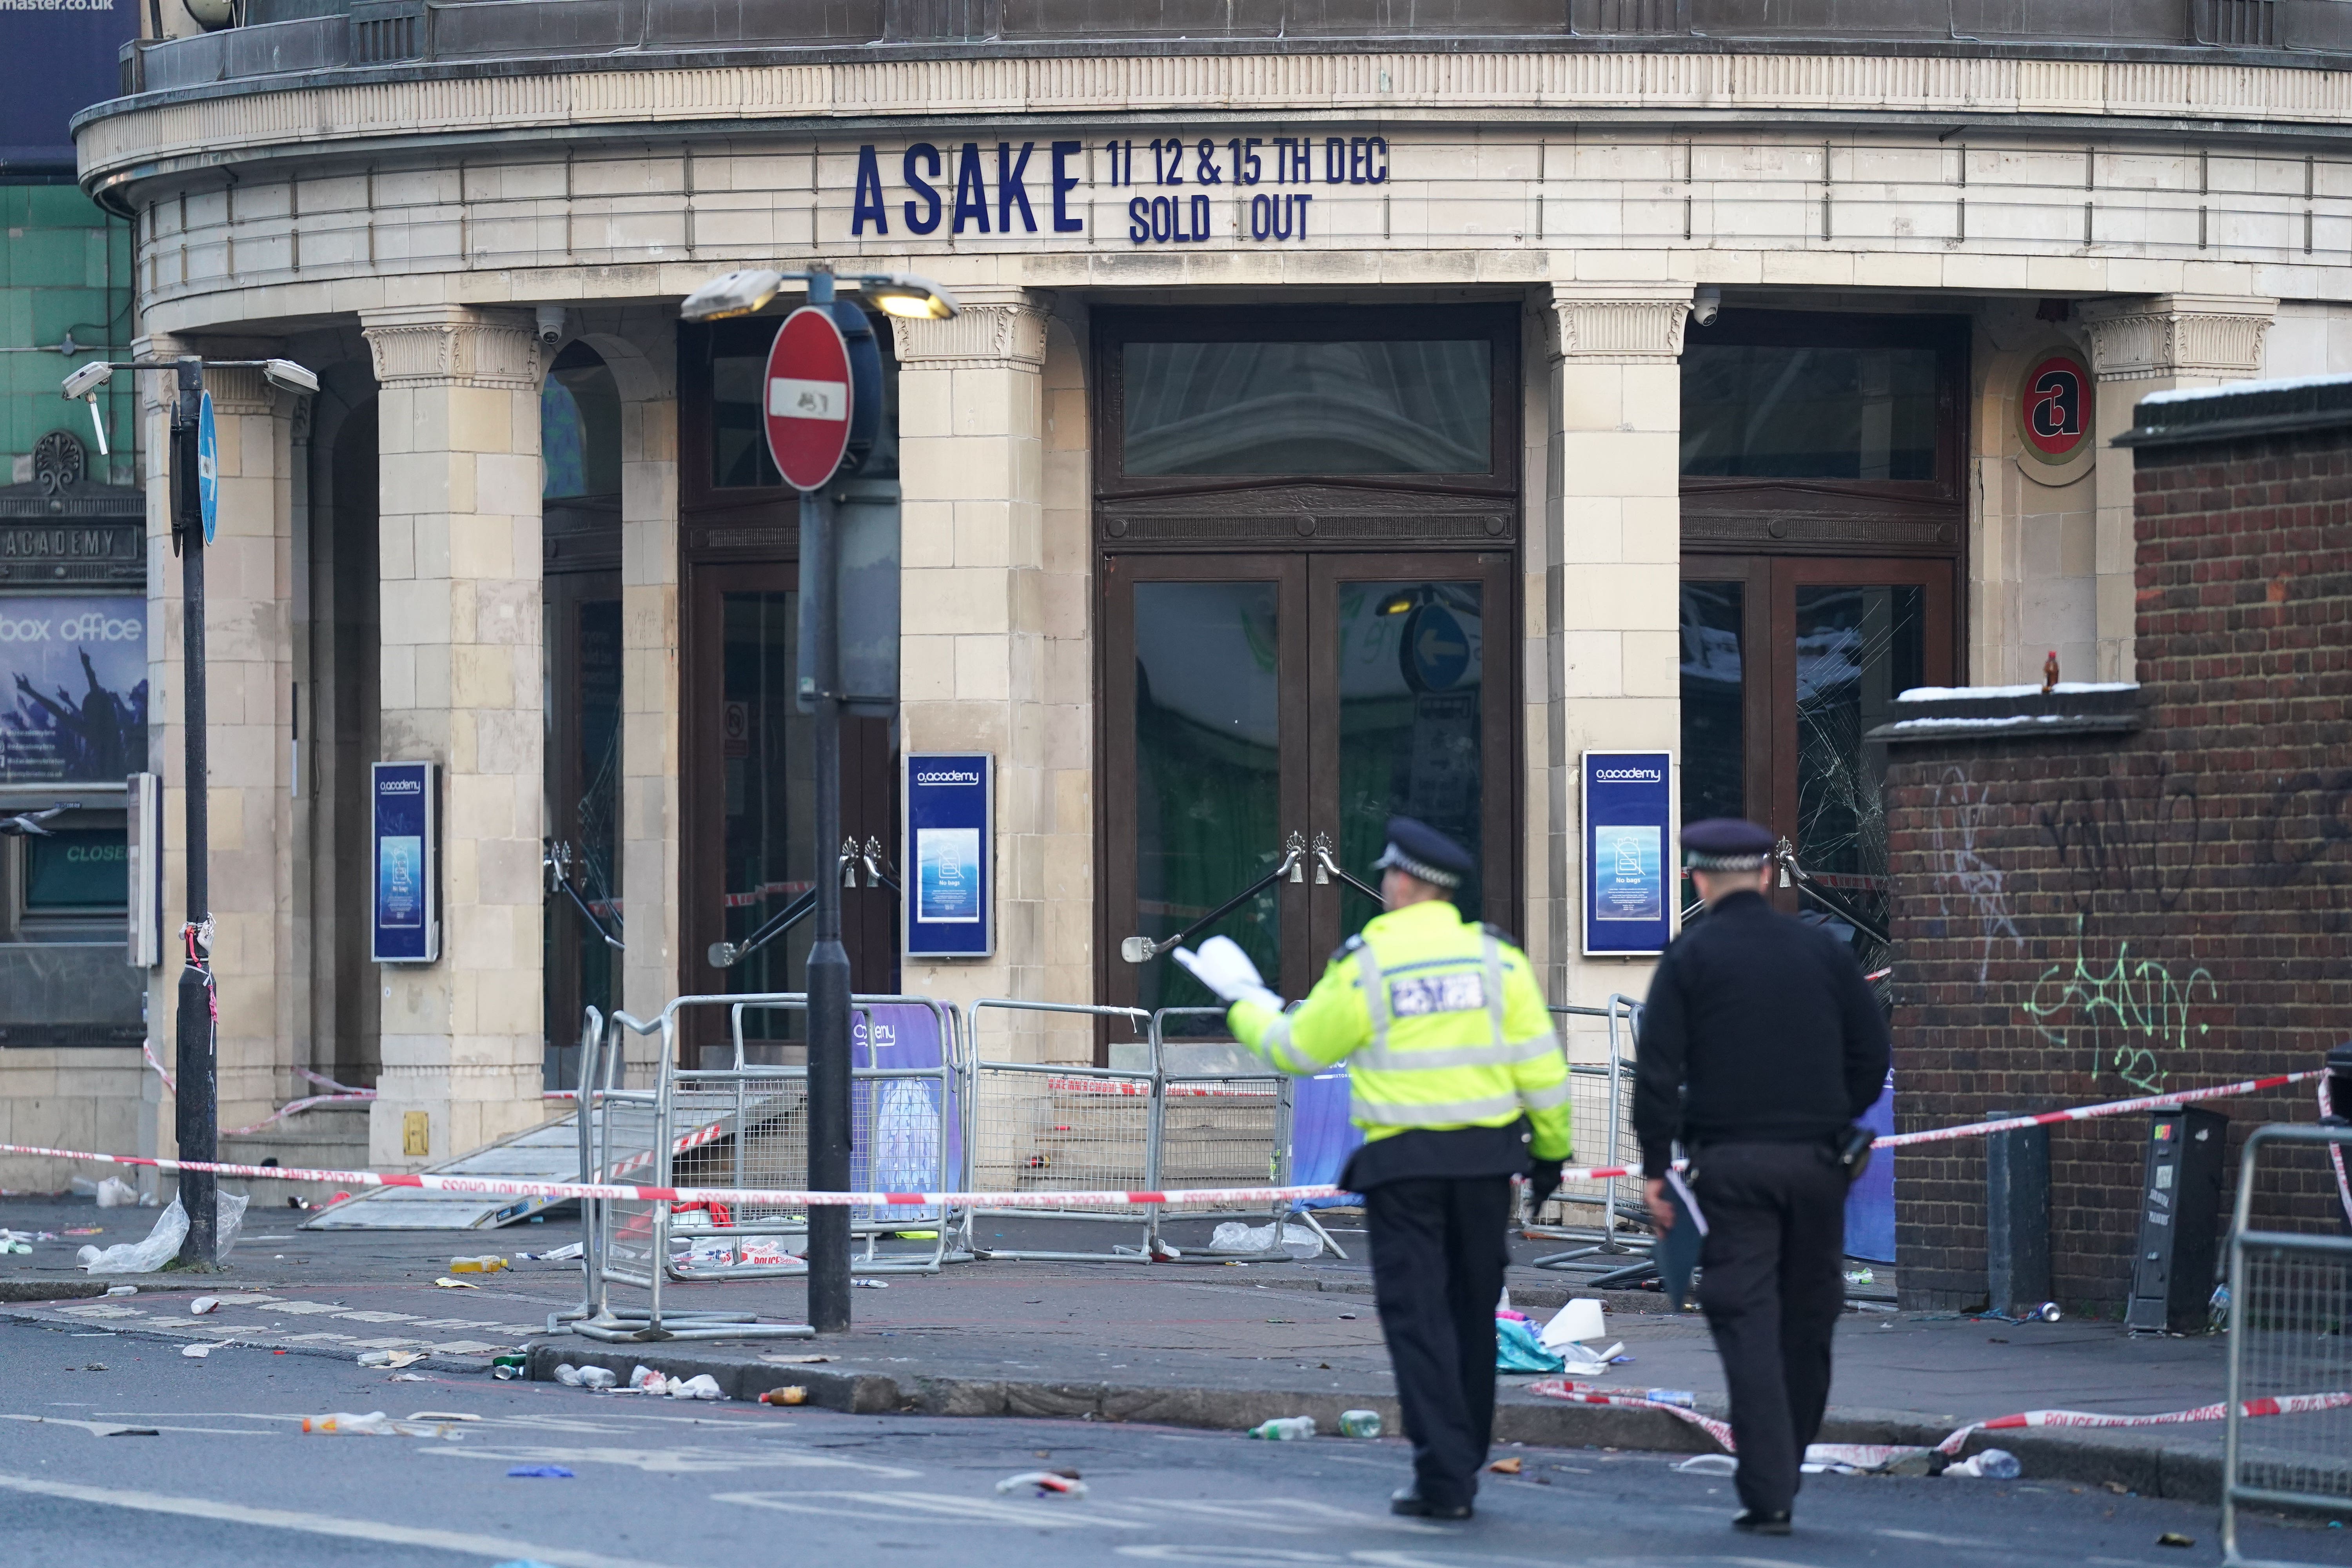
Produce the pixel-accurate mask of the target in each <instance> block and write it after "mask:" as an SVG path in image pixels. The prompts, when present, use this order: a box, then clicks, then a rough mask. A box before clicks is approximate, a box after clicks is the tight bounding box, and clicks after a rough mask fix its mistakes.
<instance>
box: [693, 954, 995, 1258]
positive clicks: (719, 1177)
mask: <svg viewBox="0 0 2352 1568" xmlns="http://www.w3.org/2000/svg"><path fill="white" fill-rule="evenodd" d="M883 1007H919V1008H921V1009H923V1010H924V1011H925V1012H927V1013H929V1015H930V1017H931V1022H932V1026H933V1028H934V1031H935V1033H936V1036H937V1038H938V1040H939V1047H940V1049H939V1058H940V1059H939V1060H938V1062H936V1063H934V1064H930V1065H926V1066H915V1067H898V1066H888V1065H885V1063H884V1062H883V1061H882V1060H881V1059H880V1053H881V1052H882V1051H884V1050H886V1049H887V1048H889V1047H888V1045H887V1044H886V1042H885V1040H884V1036H885V1034H886V1033H887V1032H890V1031H891V1029H892V1026H891V1024H890V1022H889V1021H888V1020H887V1019H886V1018H885V1017H883V1016H879V1015H878V1014H877V1008H883ZM807 1008H808V999H807V997H806V995H805V994H800V993H792V992H787V993H778V994H771V995H766V996H761V997H745V998H739V999H737V1000H736V1001H735V1003H734V1005H733V1006H731V1007H730V1009H729V1019H728V1022H729V1037H730V1043H731V1045H732V1047H733V1053H734V1057H733V1061H732V1063H731V1064H730V1066H728V1067H724V1068H672V1069H671V1071H670V1072H669V1073H667V1075H666V1079H665V1081H666V1082H667V1085H668V1089H669V1093H670V1097H671V1119H672V1122H673V1124H674V1125H675V1126H677V1127H679V1128H682V1129H687V1130H688V1131H686V1133H685V1137H686V1139H687V1140H688V1141H689V1142H696V1143H697V1146H696V1147H692V1148H688V1149H684V1150H681V1151H679V1152H678V1160H679V1163H680V1164H681V1165H682V1166H684V1168H685V1174H684V1177H683V1179H682V1181H681V1182H680V1183H679V1184H682V1185H688V1186H704V1187H752V1188H761V1187H764V1188H770V1189H775V1188H782V1189H786V1190H796V1189H804V1188H805V1187H806V1186H807V1185H808V1068H806V1067H805V1066H799V1067H784V1066H762V1065H761V1064H758V1063H754V1062H751V1061H748V1060H746V1058H745V1041H744V1036H743V1019H744V1016H745V1015H746V1014H747V1013H751V1012H755V1011H780V1012H805V1011H807ZM850 1008H851V1014H852V1016H853V1018H854V1020H856V1024H855V1027H854V1029H853V1035H852V1040H851V1065H850V1073H849V1080H850V1088H849V1096H850V1100H849V1110H850V1178H849V1179H850V1185H851V1187H852V1189H853V1190H855V1191H860V1192H898V1193H906V1192H917V1193H921V1192H940V1191H946V1190H952V1189H954V1188H956V1187H958V1186H960V1185H961V1184H962V1175H963V1173H962V1170H961V1160H960V1159H959V1157H958V1153H959V1146H960V1144H961V1114H962V1112H961V1106H962V1102H963V1100H964V1094H963V1089H962V1084H961V1076H962V1053H961V1048H960V1047H961V1033H962V1032H961V1028H960V1022H961V1018H960V1015H959V1014H958V1013H957V1011H956V1008H955V1006H954V1005H953V1004H950V1003H942V1002H940V1001H939V1000H937V999H936V998H933V997H929V996H902V995H867V994H859V995H855V996H852V997H851V998H850ZM861 1056H862V1057H863V1058H864V1059H863V1060H862V1061H860V1060H859V1059H858V1058H860V1057H861ZM705 1149H707V1150H708V1151H709V1152H707V1153H705V1152H703V1151H704V1150H705ZM955 1217H956V1216H954V1215H950V1213H949V1212H948V1211H947V1210H946V1209H945V1208H944V1207H943V1206H941V1205H911V1204H910V1205H892V1206H890V1207H887V1208H881V1207H872V1206H859V1207H856V1208H853V1209H851V1210H850V1211H849V1228H850V1234H851V1235H852V1236H854V1237H864V1238H865V1242H866V1250H865V1254H864V1256H863V1257H861V1258H853V1259H852V1260H851V1264H850V1269H851V1272H852V1273H855V1274H936V1273H938V1272H939V1271H940V1267H941V1266H942V1265H943V1264H945V1263H947V1262H950V1261H965V1260H968V1259H969V1257H970V1255H969V1254H968V1253H963V1254H957V1255H955V1256H954V1257H952V1258H951V1257H950V1253H949V1251H948V1236H949V1234H950V1229H951V1228H952V1226H953V1222H954V1219H955ZM910 1230H911V1231H928V1232H929V1237H918V1238H916V1239H927V1240H928V1241H929V1247H928V1250H927V1252H917V1253H915V1254H912V1255H898V1256H892V1255H886V1254H883V1253H882V1252H880V1251H879V1250H878V1247H879V1244H880V1242H881V1241H882V1240H883V1239H885V1238H886V1237H898V1236H899V1235H900V1234H901V1233H903V1232H906V1231H910ZM670 1233H671V1235H672V1236H674V1237H680V1238H683V1239H684V1240H685V1241H686V1242H687V1244H688V1250H687V1252H686V1254H685V1259H684V1261H682V1262H681V1261H679V1260H678V1258H676V1257H673V1258H671V1259H669V1260H668V1262H667V1264H666V1267H667V1268H668V1270H669V1277H670V1278H671V1279H675V1280H678V1281H681V1282H684V1281H692V1280H717V1279H779V1278H782V1277H784V1276H788V1275H790V1276H797V1275H802V1274H804V1273H806V1272H807V1268H808V1266H807V1263H806V1261H805V1259H804V1258H803V1257H802V1256H801V1255H800V1252H798V1251H794V1250H793V1249H791V1248H788V1247H785V1246H784V1238H787V1237H806V1236H807V1234H808V1211H807V1209H806V1207H805V1206H795V1207H792V1208H784V1207H781V1206H775V1205H743V1204H738V1205H712V1206H711V1207H709V1208H708V1209H698V1210H690V1211H682V1212H677V1213H674V1214H673V1215H672V1217H671V1220H670ZM802 1250H803V1251H804V1250H805V1248H804V1247H803V1249H802Z"/></svg>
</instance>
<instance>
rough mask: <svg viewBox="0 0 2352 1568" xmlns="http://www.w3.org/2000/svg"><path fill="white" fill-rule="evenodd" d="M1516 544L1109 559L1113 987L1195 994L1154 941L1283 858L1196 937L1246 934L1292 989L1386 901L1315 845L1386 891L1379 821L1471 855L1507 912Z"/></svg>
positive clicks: (1106, 852)
mask: <svg viewBox="0 0 2352 1568" xmlns="http://www.w3.org/2000/svg"><path fill="white" fill-rule="evenodd" d="M1512 559H1513V558H1512V556H1511V555H1510V554H1508V553H1507V552H1473V551H1459V552H1455V551H1434V552H1413V553H1387V552H1381V553H1374V552H1365V553H1341V552H1329V553H1307V552H1298V553H1285V554H1274V553H1265V554H1237V555H1225V556H1206V555H1198V554H1192V555H1165V556H1159V555H1150V554H1120V555H1116V556H1110V557H1107V558H1106V559H1105V562H1104V565H1103V568H1102V570H1103V573H1104V575H1105V581H1104V595H1103V604H1104V607H1105V616H1104V623H1103V626H1102V630H1101V641H1100V647H1101V653H1102V659H1103V665H1102V684H1101V691H1102V698H1103V708H1102V729H1101V744H1102V747H1103V755H1102V764H1101V774H1100V776H1101V778H1102V780H1103V784H1104V794H1103V800H1102V806H1101V812H1100V817H1099V820H1100V824H1101V828H1100V832H1101V845H1100V850H1101V855H1100V861H1099V864H1100V865H1101V866H1102V868H1103V899H1102V902H1101V905H1100V909H1101V910H1102V918H1103V921H1104V926H1103V929H1102V931H1100V933H1099V936H1100V951H1101V952H1104V953H1105V954H1106V956H1107V962H1106V965H1105V973H1106V975H1107V984H1106V993H1107V994H1106V995H1105V997H1104V1000H1106V1001H1108V1002H1110V1003H1113V1004H1115V1005H1123V1006H1140V1007H1160V1006H1168V1005H1207V1004H1209V1003H1211V1002H1212V1001H1213V998H1211V997H1210V996H1209V995H1208V994H1207V993H1206V992H1205V991H1203V990H1202V987H1201V986H1200V985H1199V984H1197V983H1195V982H1194V981H1193V980H1192V977H1191V976H1190V975H1188V974H1186V973H1184V972H1183V971H1181V970H1180V969H1178V968H1176V967H1175V965H1174V964H1173V963H1171V961H1170V960H1168V959H1166V958H1164V957H1162V958H1155V959H1153V960H1150V961H1149V962H1147V963H1141V964H1131V963H1126V962H1124V961H1123V959H1122V958H1121V957H1120V956H1119V949H1120V944H1121V942H1122V941H1123V940H1124V939H1125V938H1128V937H1130V936H1144V937H1149V938H1153V939H1155V940H1156V939H1161V938H1165V937H1167V936H1170V935H1171V934H1173V933H1174V932H1176V931H1180V930H1181V929H1182V928H1184V927H1185V926H1187V925H1188V924H1190V923H1192V921H1195V920H1197V919H1199V918H1200V917H1201V916H1202V915H1204V914H1206V913H1208V912H1209V911H1210V910H1214V909H1215V908H1216V907H1217V906H1218V905H1220V904H1223V903H1224V902H1225V901H1226V900H1228V899H1230V898H1232V897H1233V896H1234V894H1236V893H1238V892H1240V891H1241V890H1242V889H1244V888H1246V887H1248V886H1249V885H1250V884H1251V883H1253V882H1255V881H1256V880H1258V879H1260V878H1262V877H1264V876H1265V875H1266V873H1267V872H1269V871H1270V870H1272V869H1274V868H1275V867H1276V866H1277V865H1278V864H1279V863H1280V862H1281V859H1282V858H1283V856H1284V855H1285V853H1286V850H1287V849H1288V848H1289V847H1291V846H1293V845H1297V846H1300V847H1304V848H1305V849H1306V851H1307V856H1306V858H1305V860H1304V862H1303V863H1302V865H1301V867H1300V868H1299V870H1298V871H1297V873H1296V874H1294V875H1292V876H1289V877H1286V878H1285V879H1282V880H1279V881H1277V882H1276V883H1274V884H1273V885H1271V886H1270V887H1268V888H1266V889H1264V890H1263V891H1262V892H1261V893H1259V894H1258V895H1257V896H1256V897H1255V898H1253V899H1252V900H1250V901H1249V902H1248V903H1246V904H1244V906H1242V907H1241V908H1240V909H1238V910H1234V912H1233V913H1232V914H1231V915H1229V916H1227V917H1225V918H1224V919H1223V920H1222V921H1218V922H1217V923H1216V924H1215V925H1214V926H1213V927H1212V928H1211V930H1210V931H1208V932H1204V933H1203V935H1204V936H1205V935H1207V934H1214V933H1220V932H1221V933H1223V934H1224V935H1227V936H1230V937H1232V938H1233V939H1234V941H1236V942H1239V943H1241V945H1242V947H1243V948H1244V950H1245V951H1247V952H1249V953H1250V955H1251V956H1252V958H1254V959H1255V961H1256V963H1257V965H1258V967H1259V970H1260V971H1261V973H1264V974H1265V978H1266V981H1267V983H1268V984H1271V985H1274V986H1276V988H1277V989H1279V990H1280V991H1282V992H1283V994H1286V995H1289V996H1293V997H1296V996H1298V995H1302V994H1305V992H1306V991H1307V988H1308V987H1310V986H1311V985H1312V984H1314V983H1315V980H1316V979H1317V977H1318V975H1319V974H1320V973H1321V972H1322V969H1323V964H1324V961H1325V959H1326V957H1327V956H1328V953H1329V952H1331V950H1332V949H1333V948H1334V947H1336V946H1338V945H1339V942H1342V941H1343V940H1344V939H1345V938H1346V937H1347V936H1348V935H1349V933H1351V932H1353V931H1357V930H1359V929H1360V928H1361V927H1362V925H1363V923H1364V922H1365V921H1367V920H1369V919H1370V917H1371V916H1372V915H1374V914H1376V913H1378V912H1379V910H1378V907H1377V905H1376V903H1375V902H1374V901H1373V900H1371V899H1370V898H1368V897H1366V896H1365V895H1364V894H1363V893H1362V892H1360V891H1358V890H1357V889H1353V888H1350V887H1349V886H1348V885H1347V884H1346V883H1345V882H1343V881H1341V880H1339V879H1336V878H1329V877H1328V874H1326V873H1324V872H1323V871H1322V868H1321V867H1320V866H1319V864H1318V862H1317V860H1316V858H1315V853H1314V852H1315V850H1316V848H1317V847H1318V846H1321V847H1326V848H1328V851H1329V853H1330V854H1331V857H1332V858H1333V859H1334V861H1335V862H1336V863H1337V864H1338V865H1339V867H1341V868H1345V869H1346V870H1348V871H1349V872H1351V873H1353V874H1354V875H1355V876H1356V877H1358V878H1360V879H1362V880H1363V881H1366V882H1369V883H1372V884H1374V885H1375V886H1377V884H1378V882H1379V877H1378V875H1377V873H1375V872H1374V871H1373V870H1372V862H1373V861H1374V860H1375V859H1377V858H1379V856H1380V853H1381V847H1382V845H1383V843H1384V842H1385V827H1386V825H1387V822H1388V819H1389V818H1390V817H1391V816H1397V815H1402V816H1414V817H1418V818H1420V819H1421V820H1423V821H1424V822H1427V823H1428V824H1429V825H1430V826H1433V827H1435V828H1437V829H1438V830H1440V831H1441V832H1444V833H1446V834H1448V835H1450V836H1451V837H1454V838H1455V839H1457V840H1458V841H1460V842H1461V843H1462V844H1464V845H1465V847H1468V848H1469V849H1470V850H1471V852H1472V854H1473V855H1474V856H1475V858H1476V860H1477V863H1478V871H1477V873H1476V874H1475V876H1474V877H1473V878H1472V879H1470V881H1469V883H1468V884H1467V885H1466V886H1465V888H1464V889H1462V893H1461V897H1460V901H1461V903H1462V905H1463V908H1464V909H1465V911H1467V912H1469V913H1471V914H1472V915H1474V916H1475V917H1476V918H1482V919H1486V920H1491V921H1496V922H1497V923H1500V924H1503V925H1506V926H1511V925H1515V924H1516V922H1517V919H1518V910H1519V896H1520V893H1519V883H1518V870H1517V867H1518V856H1517V845H1516V843H1515V837H1516V824H1517V822H1518V820H1519V813H1518V799H1517V771H1518V770H1517V766H1516V764H1515V762H1514V758H1515V756H1516V743H1515V730H1514V725H1513V722H1512V714H1513V697H1512V692H1513V689H1514V685H1513V679H1512V663H1511V660H1512V650H1513V648H1514V647H1515V646H1516V643H1517V630H1516V628H1517V613H1516V606H1515V603H1514V600H1513V598H1512V592H1511V582H1512V578H1511V561H1512Z"/></svg>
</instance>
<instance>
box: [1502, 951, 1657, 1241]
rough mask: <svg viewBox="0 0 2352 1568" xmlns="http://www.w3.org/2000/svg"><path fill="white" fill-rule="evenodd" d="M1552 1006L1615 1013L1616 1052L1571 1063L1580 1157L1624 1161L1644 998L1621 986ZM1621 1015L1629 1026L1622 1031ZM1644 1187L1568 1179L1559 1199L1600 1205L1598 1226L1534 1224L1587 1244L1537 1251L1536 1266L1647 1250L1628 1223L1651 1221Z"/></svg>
mask: <svg viewBox="0 0 2352 1568" xmlns="http://www.w3.org/2000/svg"><path fill="white" fill-rule="evenodd" d="M1551 1012H1552V1013H1553V1014H1554V1015H1555V1016H1562V1017H1581V1018H1605V1019H1606V1020H1608V1025H1609V1059H1608V1061H1607V1062H1606V1063H1605V1064H1604V1063H1596V1062H1570V1064H1569V1068H1568V1072H1569V1102H1570V1106H1571V1108H1572V1112H1573V1115H1574V1118H1575V1127H1576V1155H1577V1158H1578V1160H1579V1161H1591V1160H1592V1159H1593V1158H1594V1157H1595V1155H1596V1154H1597V1155H1598V1157H1599V1161H1600V1163H1601V1164H1602V1165H1603V1166H1616V1165H1622V1164H1624V1163H1627V1157H1628V1156H1629V1155H1631V1154H1632V1152H1633V1151H1634V1150H1635V1149H1636V1148H1637V1147H1638V1145H1637V1144H1636V1142H1635V1141H1634V1136H1633V1037H1634V1034H1635V1032H1636V1031H1637V1030H1638V1029H1639V1028H1640V1026H1641V1017H1642V1004H1641V1003H1639V1002H1636V1001H1635V1000H1633V998H1632V997H1631V996H1626V995H1623V994H1615V995H1612V996H1611V997H1610V998H1609V1002H1608V1005H1606V1006H1602V1007H1577V1006H1566V1007H1554V1008H1552V1009H1551ZM1621 1021H1622V1025H1623V1030H1624V1032H1623V1034H1622V1037H1621V1036H1620V1034H1619V1026H1620V1023H1621ZM1563 1046H1564V1042H1563ZM1628 1186H1631V1187H1632V1188H1633V1192H1632V1194H1630V1195H1629V1194H1627V1192H1626V1191H1625V1188H1626V1187H1628ZM1640 1195H1641V1194H1640V1184H1639V1183H1636V1182H1633V1181H1632V1180H1631V1179H1630V1178H1627V1177H1622V1176H1611V1177H1609V1178H1607V1179H1605V1180H1602V1181H1599V1182H1571V1183H1568V1184H1564V1185H1563V1186H1562V1187H1561V1189H1560V1192H1559V1196H1558V1197H1557V1198H1556V1199H1555V1200H1554V1201H1555V1202H1558V1203H1560V1204H1563V1205H1583V1206H1591V1207H1597V1208H1598V1209H1600V1211H1601V1217H1600V1222H1599V1223H1598V1224H1597V1225H1592V1226H1566V1225H1559V1226H1541V1225H1538V1226H1529V1227H1528V1234H1530V1235H1534V1236H1538V1237H1553V1238H1557V1239H1559V1240H1563V1241H1578V1242H1582V1243H1584V1244H1585V1245H1583V1246H1581V1247H1574V1248H1571V1249H1570V1250H1569V1251H1566V1252H1555V1253H1551V1254H1549V1255H1548V1256H1546V1257H1542V1258H1535V1259H1533V1260H1532V1263H1531V1267H1534V1268H1554V1269H1567V1268H1601V1269H1615V1268H1618V1267H1620V1266H1621V1265H1622V1264H1624V1263H1626V1262H1628V1261H1630V1260H1631V1259H1632V1258H1633V1257H1634V1256H1635V1255H1636V1254H1637V1253H1640V1252H1644V1251H1646V1250H1647V1249H1648V1247H1649V1238H1648V1237H1639V1236H1632V1235H1629V1234H1627V1233H1626V1231H1625V1229H1624V1225H1625V1222H1626V1221H1627V1220H1629V1219H1630V1220H1634V1221H1636V1222H1641V1223H1646V1222H1644V1221H1643V1210H1642V1207H1641V1203H1640ZM1530 1217H1533V1216H1530ZM1588 1260H1589V1261H1588Z"/></svg>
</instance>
